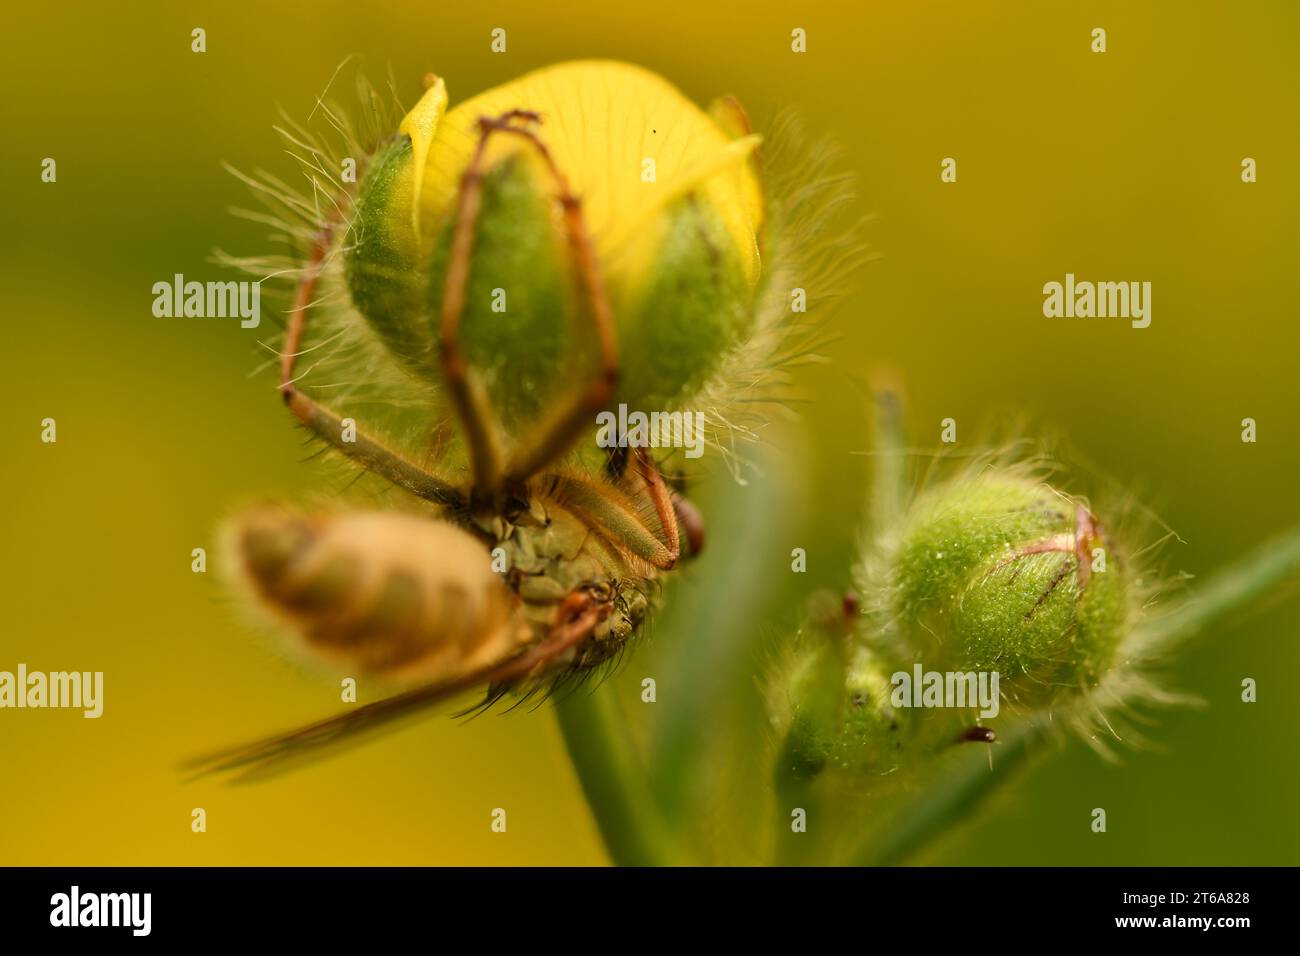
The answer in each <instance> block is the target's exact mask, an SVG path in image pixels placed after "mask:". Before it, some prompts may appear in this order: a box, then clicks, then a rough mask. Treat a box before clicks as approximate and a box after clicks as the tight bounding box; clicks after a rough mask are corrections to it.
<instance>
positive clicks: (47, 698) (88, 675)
mask: <svg viewBox="0 0 1300 956" xmlns="http://www.w3.org/2000/svg"><path fill="white" fill-rule="evenodd" d="M7 707H15V708H24V707H32V708H40V707H55V708H81V710H82V716H83V717H90V718H96V717H99V716H100V715H102V714H103V713H104V672H103V671H49V672H46V671H31V672H29V671H28V670H27V665H26V664H19V665H18V671H17V673H14V672H13V671H0V710H3V709H4V708H7Z"/></svg>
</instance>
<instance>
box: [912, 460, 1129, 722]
mask: <svg viewBox="0 0 1300 956" xmlns="http://www.w3.org/2000/svg"><path fill="white" fill-rule="evenodd" d="M891 576H892V596H893V608H892V610H893V613H894V615H895V618H894V619H895V621H896V627H897V629H898V631H899V635H900V637H901V638H902V640H903V642H904V643H905V645H906V646H907V648H908V649H909V650H910V651H911V652H912V653H914V654H915V655H916V657H917V659H918V660H921V661H922V662H924V664H925V665H926V667H927V669H929V668H931V667H934V668H936V669H944V670H956V671H963V672H964V671H986V672H989V671H997V672H998V673H999V675H1000V680H1001V687H1002V692H1003V694H1004V695H1005V696H1006V697H1007V698H1008V699H1009V700H1011V701H1013V702H1020V703H1023V704H1025V705H1027V706H1039V705H1043V704H1046V703H1050V702H1052V701H1054V700H1057V699H1060V698H1062V697H1063V696H1065V695H1069V694H1076V693H1079V692H1084V691H1087V690H1089V689H1091V688H1092V687H1095V686H1096V685H1097V683H1098V682H1099V681H1100V679H1101V677H1102V676H1103V675H1104V674H1105V672H1106V671H1107V670H1108V669H1109V668H1110V666H1111V665H1112V664H1113V661H1114V656H1115V650H1116V648H1117V647H1118V645H1119V643H1120V640H1121V638H1122V637H1123V634H1124V632H1125V629H1126V626H1127V621H1128V616H1129V607H1128V591H1129V588H1128V582H1127V580H1126V567H1125V561H1124V560H1123V558H1122V556H1120V555H1117V554H1115V553H1114V551H1113V549H1112V547H1111V544H1110V542H1109V541H1108V540H1107V538H1106V536H1105V533H1104V532H1103V530H1102V528H1101V526H1100V524H1099V523H1098V521H1097V519H1096V518H1095V517H1094V516H1093V515H1092V513H1091V512H1090V511H1089V510H1088V509H1087V507H1085V506H1084V505H1083V504H1082V503H1080V502H1078V501H1075V500H1073V499H1071V498H1069V497H1067V496H1065V495H1063V494H1061V493H1060V492H1057V491H1056V490H1054V489H1052V488H1051V487H1049V486H1048V485H1046V484H1043V483H1041V482H1035V481H1033V480H1030V479H1027V478H1023V477H1020V476H1017V475H1014V474H1008V473H1001V472H997V471H992V472H986V473H983V474H980V475H978V476H975V477H967V478H963V479H959V480H957V481H955V482H953V483H951V484H948V485H945V486H942V487H940V488H938V489H935V490H934V491H931V492H929V493H926V494H924V495H922V496H921V498H919V499H918V501H917V502H916V504H915V505H914V506H913V508H912V509H911V511H910V513H909V514H908V515H907V516H906V518H905V519H904V524H903V526H902V528H901V529H900V531H899V535H898V539H897V548H896V550H895V551H894V553H893V560H892V568H891Z"/></svg>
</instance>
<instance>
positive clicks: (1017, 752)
mask: <svg viewBox="0 0 1300 956" xmlns="http://www.w3.org/2000/svg"><path fill="white" fill-rule="evenodd" d="M1297 573H1300V525H1297V526H1296V527H1294V528H1292V529H1290V530H1289V531H1287V532H1285V533H1283V534H1282V535H1280V536H1278V537H1276V538H1274V539H1273V540H1271V541H1269V542H1267V543H1265V544H1264V545H1261V546H1260V547H1258V548H1256V549H1255V550H1254V551H1251V552H1250V553H1248V554H1247V555H1246V556H1245V557H1243V558H1240V559H1239V560H1237V561H1235V562H1233V563H1232V564H1231V565H1230V566H1228V567H1226V568H1223V569H1222V570H1220V571H1218V572H1217V573H1215V574H1214V575H1212V576H1211V577H1210V578H1209V579H1208V580H1207V581H1206V582H1205V584H1204V585H1203V586H1202V587H1201V588H1200V589H1199V590H1198V592H1197V593H1196V594H1195V595H1193V596H1192V597H1189V598H1187V599H1186V600H1184V601H1182V602H1180V603H1178V604H1177V605H1175V606H1174V607H1173V608H1172V609H1171V610H1170V611H1169V612H1168V613H1166V614H1164V615H1162V616H1161V617H1159V618H1157V619H1156V620H1155V621H1153V622H1151V623H1150V624H1148V625H1146V627H1144V628H1143V634H1142V636H1143V640H1142V642H1141V646H1142V648H1143V653H1144V654H1145V655H1151V656H1154V655H1155V654H1158V653H1159V652H1160V651H1162V650H1164V649H1167V648H1169V647H1171V646H1173V645H1174V644H1176V643H1178V642H1179V641H1181V640H1183V639H1185V638H1187V637H1189V636H1191V635H1192V634H1194V633H1195V632H1196V631H1199V630H1201V629H1202V628H1204V627H1206V626H1207V625H1209V624H1210V623H1212V622H1214V621H1216V620H1218V619H1220V618H1222V617H1224V616H1225V615H1227V614H1229V613H1231V612H1233V611H1236V610H1239V609H1241V608H1243V607H1246V606H1248V605H1250V604H1251V603H1252V602H1254V601H1256V600H1258V599H1259V598H1261V597H1262V596H1263V595H1265V594H1266V593H1267V592H1268V591H1269V590H1270V589H1272V588H1275V587H1276V586H1277V585H1278V584H1280V583H1282V582H1283V581H1285V580H1286V579H1287V578H1289V577H1292V576H1293V575H1296V574H1297ZM1050 734H1051V722H1050V721H1049V720H1047V719H1046V718H1045V717H1041V716H1040V717H1037V718H1033V719H1030V720H1027V721H1025V722H1024V723H1022V724H1021V725H1020V726H1019V727H1017V728H1015V729H1014V730H1012V731H1011V733H1010V734H1009V735H1008V736H1004V737H1003V739H1002V740H1001V742H1000V744H999V745H998V746H997V748H996V749H995V750H994V755H995V757H994V759H995V764H994V767H993V769H992V770H990V769H989V767H988V765H987V763H986V762H985V758H984V757H982V756H980V755H978V754H971V755H969V756H966V757H963V758H962V759H961V760H960V761H954V762H953V764H952V765H951V766H950V767H948V768H947V769H946V770H944V772H943V776H942V778H941V779H936V780H935V781H934V783H933V785H932V786H930V787H928V788H925V789H924V791H923V792H922V794H921V796H920V797H919V798H918V799H916V800H915V801H913V802H912V803H911V804H909V805H908V807H907V808H906V810H904V811H903V812H902V813H901V814H900V815H899V816H898V817H897V818H896V819H895V820H893V821H892V823H891V825H890V826H888V827H882V828H881V829H880V831H879V833H877V834H875V835H874V837H873V839H872V840H871V842H870V843H869V844H864V845H861V846H859V847H858V848H857V849H856V850H855V851H854V852H853V854H852V855H851V857H850V862H852V863H854V864H856V865H859V866H886V865H889V864H894V863H900V862H903V861H904V860H906V859H907V858H909V857H911V856H912V855H913V854H914V853H916V852H917V851H918V850H921V849H922V848H924V847H925V846H926V845H927V844H929V843H930V842H931V841H932V840H933V839H934V838H935V837H938V836H940V835H942V834H943V833H944V832H945V831H947V830H948V829H949V828H951V827H952V826H953V825H955V824H956V823H957V822H958V821H960V820H961V819H962V818H963V817H966V816H969V815H970V814H971V813H973V812H974V811H975V810H976V809H978V808H979V807H980V806H981V805H982V804H983V803H984V802H985V801H986V800H987V799H988V797H989V796H991V795H992V794H993V792H994V791H995V790H996V789H997V788H998V787H999V786H1000V785H1001V784H1002V783H1004V782H1005V781H1006V780H1008V779H1010V778H1011V777H1012V776H1013V775H1014V774H1015V772H1016V771H1018V770H1020V769H1021V768H1023V767H1025V766H1026V765H1027V764H1028V763H1029V762H1030V760H1031V759H1032V758H1033V756H1034V755H1035V754H1036V753H1037V752H1038V750H1039V749H1040V745H1041V744H1042V743H1043V742H1044V741H1045V740H1047V739H1048V738H1049V736H1050Z"/></svg>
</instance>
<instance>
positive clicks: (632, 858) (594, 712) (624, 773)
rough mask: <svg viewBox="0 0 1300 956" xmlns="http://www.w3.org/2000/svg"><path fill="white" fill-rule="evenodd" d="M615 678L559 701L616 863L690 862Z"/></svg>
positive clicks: (572, 755)
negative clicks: (622, 707) (659, 798)
mask: <svg viewBox="0 0 1300 956" xmlns="http://www.w3.org/2000/svg"><path fill="white" fill-rule="evenodd" d="M613 693H614V690H613V686H612V684H611V683H608V682H607V683H604V684H601V685H600V686H599V687H596V688H594V689H589V688H586V687H580V688H578V689H577V690H576V691H575V692H573V693H570V694H566V695H563V696H562V697H561V698H558V699H557V700H556V703H555V713H556V716H557V717H558V718H559V722H560V731H561V733H563V735H564V743H565V746H566V747H567V748H568V751H569V759H570V760H571V761H572V762H573V767H574V769H575V770H576V771H577V774H578V780H579V781H580V782H581V784H582V790H583V793H584V794H585V795H586V797H587V803H588V805H589V806H590V807H591V812H592V814H593V815H594V816H595V818H596V825H597V826H598V827H599V828H600V834H601V836H602V837H603V838H604V841H605V846H606V848H607V849H608V850H609V855H610V857H611V858H612V859H613V861H614V863H616V864H618V865H620V866H671V865H676V864H683V863H687V862H689V861H688V860H687V859H686V856H685V852H684V851H683V849H682V848H681V846H680V845H679V843H678V840H677V837H676V835H675V834H673V833H672V832H671V831H670V830H669V828H668V826H667V824H666V823H665V821H664V819H663V816H662V815H661V813H660V811H659V808H658V806H657V805H656V804H655V801H654V795H653V791H652V790H651V787H650V783H649V780H648V779H647V778H646V773H645V769H644V764H643V763H642V761H641V757H640V755H639V754H638V753H637V749H636V747H635V746H634V745H633V742H632V740H631V739H630V737H629V736H628V734H627V731H626V727H627V724H626V716H625V715H623V714H621V713H619V709H618V706H617V702H616V701H615V700H614V697H613Z"/></svg>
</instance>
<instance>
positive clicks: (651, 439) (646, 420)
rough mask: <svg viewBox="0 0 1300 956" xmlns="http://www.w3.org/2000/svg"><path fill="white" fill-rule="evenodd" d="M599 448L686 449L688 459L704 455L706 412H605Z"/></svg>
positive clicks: (624, 407) (600, 419) (600, 424)
mask: <svg viewBox="0 0 1300 956" xmlns="http://www.w3.org/2000/svg"><path fill="white" fill-rule="evenodd" d="M596 425H597V427H598V428H599V431H597V432H596V444H597V445H598V446H599V447H601V448H684V449H686V452H685V454H686V457H687V458H699V457H700V456H701V455H702V454H704V413H703V412H650V413H649V414H646V413H645V412H629V411H628V409H627V405H625V404H620V405H619V406H618V414H617V415H616V414H615V413H614V412H612V411H603V412H600V413H599V414H598V415H597V416H596Z"/></svg>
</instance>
